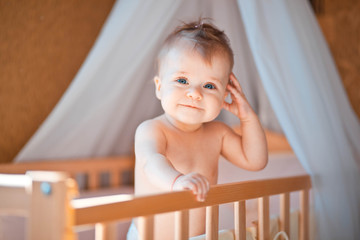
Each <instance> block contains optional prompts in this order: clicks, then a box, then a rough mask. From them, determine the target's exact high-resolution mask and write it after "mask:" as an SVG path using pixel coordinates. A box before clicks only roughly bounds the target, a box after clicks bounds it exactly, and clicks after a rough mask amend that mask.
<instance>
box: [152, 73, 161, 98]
mask: <svg viewBox="0 0 360 240" xmlns="http://www.w3.org/2000/svg"><path fill="white" fill-rule="evenodd" d="M154 83H155V94H156V97H157V98H158V99H159V100H161V94H160V88H161V79H160V78H159V76H155V77H154Z"/></svg>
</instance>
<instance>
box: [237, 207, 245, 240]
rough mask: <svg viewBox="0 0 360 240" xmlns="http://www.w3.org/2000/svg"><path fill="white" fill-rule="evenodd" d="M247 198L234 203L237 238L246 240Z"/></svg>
mask: <svg viewBox="0 0 360 240" xmlns="http://www.w3.org/2000/svg"><path fill="white" fill-rule="evenodd" d="M245 206H246V205H245V200H243V201H240V202H235V203H234V216H235V219H234V225H235V240H246V207H245Z"/></svg>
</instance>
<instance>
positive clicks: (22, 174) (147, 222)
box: [0, 157, 311, 240]
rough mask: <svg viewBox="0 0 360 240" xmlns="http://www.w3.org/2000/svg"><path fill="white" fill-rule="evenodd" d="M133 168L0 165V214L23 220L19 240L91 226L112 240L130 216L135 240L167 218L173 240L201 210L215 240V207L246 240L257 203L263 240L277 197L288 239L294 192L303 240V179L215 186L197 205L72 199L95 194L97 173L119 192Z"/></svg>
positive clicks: (61, 235)
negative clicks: (228, 208) (225, 208)
mask: <svg viewBox="0 0 360 240" xmlns="http://www.w3.org/2000/svg"><path fill="white" fill-rule="evenodd" d="M133 167H134V159H133V157H113V158H99V159H80V160H79V159H76V160H67V161H47V162H37V163H36V162H31V163H18V164H2V165H0V172H1V173H6V174H0V194H1V198H0V213H1V214H15V215H16V214H20V215H25V216H27V217H28V222H27V225H28V227H27V235H28V238H27V239H54V240H55V239H76V237H77V236H76V234H75V230H76V229H79V228H82V227H84V226H93V225H95V239H96V240H99V239H114V230H113V226H114V222H116V221H129V220H130V219H132V218H136V217H137V218H138V219H139V221H138V223H139V226H138V227H139V228H138V231H139V235H140V239H153V224H154V221H153V219H154V216H155V215H156V214H161V213H166V212H175V218H176V221H175V222H176V227H175V229H176V233H175V236H174V239H189V236H188V229H189V221H188V214H189V209H192V208H198V207H205V208H206V236H205V238H206V239H218V232H219V206H220V205H223V204H232V205H233V212H234V214H233V215H234V224H233V229H232V231H233V236H234V239H247V238H246V237H247V236H246V235H247V230H246V225H247V224H246V221H247V219H246V218H247V216H246V214H245V213H246V207H247V203H246V202H247V200H249V199H257V204H258V219H257V227H256V231H257V233H256V234H257V238H258V239H270V229H269V228H270V207H269V198H270V196H272V195H280V197H279V198H280V203H279V205H280V217H279V222H280V230H281V231H284V232H285V233H287V234H288V235H289V231H290V193H291V192H296V191H298V192H300V194H299V197H300V202H299V211H300V214H299V216H300V217H299V239H302V240H304V239H309V211H310V210H309V191H310V189H311V180H310V177H309V176H308V175H306V174H305V175H297V176H283V177H280V178H273V177H271V178H266V179H256V180H248V181H241V182H235V183H221V182H222V181H220V183H221V184H219V185H217V186H213V187H212V188H211V189H210V191H209V194H208V196H207V198H206V201H205V202H197V201H196V200H195V198H194V196H193V194H192V193H191V192H190V191H180V192H171V193H163V194H158V195H153V196H142V197H134V196H133V195H132V194H131V192H130V194H129V193H128V194H111V195H107V196H96V195H95V196H91V194H90V195H88V196H85V197H82V198H79V197H78V196H79V192H83V191H87V193H89V192H90V193H91V192H93V191H94V190H95V189H97V188H98V187H99V186H100V184H99V180H100V175H101V174H102V173H103V172H105V171H108V172H110V177H109V179H110V180H109V187H112V188H114V187H115V188H119V186H123V185H124V184H123V183H124V179H123V178H122V177H121V176H122V175H123V173H124V172H128V171H132V169H133ZM220 168H221V167H220ZM109 169H110V170H109ZM31 170H36V171H31ZM39 170H40V171H39ZM45 170H46V171H45ZM59 170H61V171H62V172H58V171H59ZM54 171H55V172H54ZM84 172H85V173H86V174H87V175H88V177H87V187H86V189H85V190H81V189H80V191H79V188H78V185H77V183H76V181H75V179H76V175H77V174H79V173H81V174H83V173H84ZM127 181H128V180H127ZM223 182H226V181H223Z"/></svg>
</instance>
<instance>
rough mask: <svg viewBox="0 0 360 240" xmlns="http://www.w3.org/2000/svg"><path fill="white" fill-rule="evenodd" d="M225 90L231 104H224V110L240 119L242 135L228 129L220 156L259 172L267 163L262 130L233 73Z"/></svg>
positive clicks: (265, 144)
mask: <svg viewBox="0 0 360 240" xmlns="http://www.w3.org/2000/svg"><path fill="white" fill-rule="evenodd" d="M227 89H228V91H229V92H230V94H231V99H232V103H230V104H229V103H226V102H225V103H224V108H225V109H226V110H228V111H230V112H232V113H233V114H235V115H236V116H237V117H238V118H239V119H240V122H241V132H242V134H241V136H239V135H237V134H236V133H235V132H234V131H232V130H231V129H228V130H227V131H226V133H225V135H224V139H223V148H222V154H223V155H224V157H225V158H227V159H228V160H229V161H231V162H233V163H234V164H236V165H238V166H240V167H242V168H245V169H248V170H261V169H263V168H264V167H265V166H266V164H267V161H268V153H267V143H266V138H265V133H264V130H263V128H262V126H261V123H260V121H259V119H258V117H257V115H256V113H255V112H254V111H253V109H252V108H251V106H250V104H249V103H248V101H247V100H246V97H245V95H244V93H243V91H242V89H241V86H240V84H239V82H238V81H237V79H236V77H235V75H234V74H233V73H232V74H231V75H230V82H229V84H228V86H227Z"/></svg>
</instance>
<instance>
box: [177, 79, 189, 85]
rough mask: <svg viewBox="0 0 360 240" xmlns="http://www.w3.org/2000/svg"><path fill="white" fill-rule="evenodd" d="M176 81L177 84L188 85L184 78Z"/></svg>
mask: <svg viewBox="0 0 360 240" xmlns="http://www.w3.org/2000/svg"><path fill="white" fill-rule="evenodd" d="M176 81H177V82H178V83H180V84H187V83H188V81H187V80H186V79H185V78H178V79H176Z"/></svg>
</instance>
